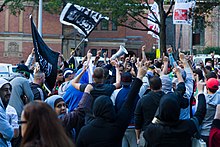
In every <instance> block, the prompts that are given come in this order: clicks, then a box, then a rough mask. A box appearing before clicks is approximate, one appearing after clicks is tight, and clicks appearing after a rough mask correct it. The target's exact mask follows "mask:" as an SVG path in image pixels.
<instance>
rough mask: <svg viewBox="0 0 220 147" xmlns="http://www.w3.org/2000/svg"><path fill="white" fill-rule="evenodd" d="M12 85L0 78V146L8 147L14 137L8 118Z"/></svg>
mask: <svg viewBox="0 0 220 147" xmlns="http://www.w3.org/2000/svg"><path fill="white" fill-rule="evenodd" d="M11 88H12V86H11V84H10V83H9V82H8V81H7V80H5V79H3V78H0V146H1V147H8V144H7V142H9V141H10V140H11V139H12V137H13V136H14V132H13V128H12V126H11V125H10V124H9V122H8V120H7V116H6V107H7V105H8V102H9V99H10V95H11Z"/></svg>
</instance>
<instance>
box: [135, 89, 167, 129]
mask: <svg viewBox="0 0 220 147" xmlns="http://www.w3.org/2000/svg"><path fill="white" fill-rule="evenodd" d="M163 95H164V92H163V91H159V92H153V91H150V92H149V93H148V94H146V95H144V96H143V97H142V98H141V99H140V100H139V101H138V103H137V106H136V109H135V112H134V115H135V128H136V129H142V130H144V129H145V128H146V127H147V125H148V124H150V122H151V121H152V120H153V118H154V116H155V113H156V111H157V108H158V106H159V102H160V99H161V97H162V96H163Z"/></svg>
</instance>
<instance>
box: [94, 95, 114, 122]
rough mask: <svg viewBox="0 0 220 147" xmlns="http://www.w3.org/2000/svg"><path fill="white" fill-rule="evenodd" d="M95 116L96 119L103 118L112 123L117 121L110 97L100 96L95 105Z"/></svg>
mask: <svg viewBox="0 0 220 147" xmlns="http://www.w3.org/2000/svg"><path fill="white" fill-rule="evenodd" d="M93 114H94V116H95V117H99V118H103V119H104V120H106V121H109V122H112V121H115V119H116V112H115V109H114V106H113V103H112V101H111V99H110V97H109V96H104V95H103V96H99V97H98V98H96V100H95V102H94V105H93Z"/></svg>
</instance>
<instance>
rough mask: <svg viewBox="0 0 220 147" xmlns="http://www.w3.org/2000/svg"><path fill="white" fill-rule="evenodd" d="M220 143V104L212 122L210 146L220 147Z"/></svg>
mask: <svg viewBox="0 0 220 147" xmlns="http://www.w3.org/2000/svg"><path fill="white" fill-rule="evenodd" d="M219 145H220V105H219V104H218V105H217V107H216V113H215V117H214V120H213V122H212V127H211V130H210V134H209V147H218V146H219Z"/></svg>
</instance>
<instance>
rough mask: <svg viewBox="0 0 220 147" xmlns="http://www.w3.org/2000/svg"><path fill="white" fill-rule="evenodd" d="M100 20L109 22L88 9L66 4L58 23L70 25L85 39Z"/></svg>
mask: <svg viewBox="0 0 220 147" xmlns="http://www.w3.org/2000/svg"><path fill="white" fill-rule="evenodd" d="M102 19H106V20H109V18H108V17H104V16H103V15H102V14H100V13H98V12H95V11H92V10H90V9H88V8H85V7H82V6H79V5H72V4H70V3H67V4H66V6H65V7H64V9H63V11H62V12H61V15H60V22H61V23H62V24H65V25H72V26H73V27H74V28H75V29H77V30H78V32H79V33H80V34H82V35H84V36H85V38H87V37H88V36H89V34H90V33H91V32H92V31H93V29H94V28H95V27H96V26H97V25H98V24H99V22H100V21H101V20H102Z"/></svg>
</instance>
